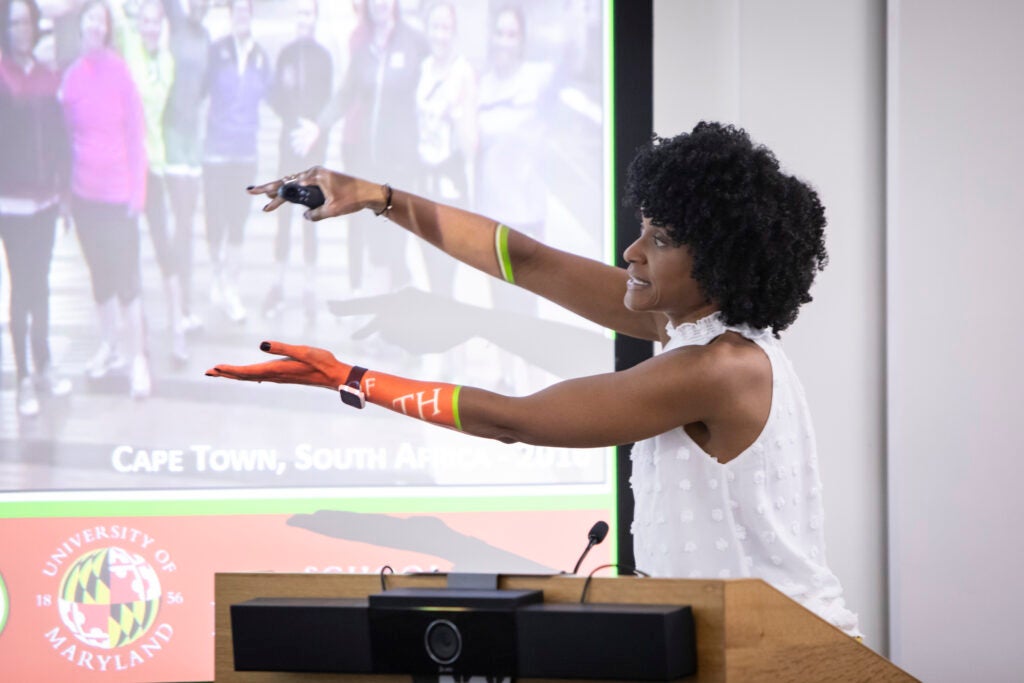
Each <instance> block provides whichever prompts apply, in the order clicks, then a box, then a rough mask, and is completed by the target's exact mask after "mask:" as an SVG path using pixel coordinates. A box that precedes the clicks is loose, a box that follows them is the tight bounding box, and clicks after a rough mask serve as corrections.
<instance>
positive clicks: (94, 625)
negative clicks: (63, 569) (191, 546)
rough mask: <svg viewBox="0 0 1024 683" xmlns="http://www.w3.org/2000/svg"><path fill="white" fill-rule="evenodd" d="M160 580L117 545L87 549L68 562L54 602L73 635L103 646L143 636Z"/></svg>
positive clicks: (157, 602)
mask: <svg viewBox="0 0 1024 683" xmlns="http://www.w3.org/2000/svg"><path fill="white" fill-rule="evenodd" d="M160 597H161V593H160V579H158V578H157V575H156V571H155V570H154V569H153V567H152V566H150V564H149V563H148V562H146V560H145V559H143V558H142V557H141V556H139V555H136V554H135V553H132V552H129V551H127V550H125V549H123V548H118V547H116V546H108V547H106V548H98V549H96V550H93V551H91V552H88V553H86V554H84V555H82V556H81V557H79V558H78V560H77V561H76V562H75V563H74V564H72V565H71V567H70V568H69V569H68V571H67V573H66V574H64V579H63V580H62V581H61V584H60V593H59V598H58V600H57V605H58V607H59V609H60V618H61V621H63V622H64V626H66V627H67V629H68V630H69V631H70V632H71V634H72V635H73V636H75V638H77V639H78V640H80V641H81V642H83V643H85V644H86V645H89V646H91V647H95V648H100V649H103V650H112V649H114V648H118V647H123V646H125V645H130V644H131V643H134V642H135V641H136V640H138V639H139V638H141V637H142V636H144V635H145V634H146V633H147V632H148V631H149V629H150V628H151V627H152V626H153V623H154V622H155V621H156V618H157V614H158V613H159V611H160Z"/></svg>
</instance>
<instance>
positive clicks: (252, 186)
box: [245, 185, 256, 190]
mask: <svg viewBox="0 0 1024 683" xmlns="http://www.w3.org/2000/svg"><path fill="white" fill-rule="evenodd" d="M254 187H256V186H255V185H248V186H246V188H245V189H247V190H251V189H252V188H254Z"/></svg>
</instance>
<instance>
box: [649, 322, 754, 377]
mask: <svg viewBox="0 0 1024 683" xmlns="http://www.w3.org/2000/svg"><path fill="white" fill-rule="evenodd" d="M657 358H663V359H664V362H665V363H666V364H667V366H666V367H672V368H675V369H677V370H679V371H680V372H685V373H693V372H699V373H700V374H701V376H702V377H704V378H705V380H706V381H707V382H708V383H709V384H711V385H713V386H715V387H717V388H718V389H719V390H721V391H725V392H728V391H731V390H736V391H743V390H747V389H749V388H750V387H752V386H759V385H763V384H764V383H766V382H767V384H769V385H770V384H771V380H772V366H771V360H770V359H769V357H768V355H767V353H766V352H765V350H764V349H763V348H762V347H761V346H760V345H759V344H758V343H757V342H755V341H754V340H752V339H750V338H748V337H746V336H744V335H743V334H741V333H740V332H737V331H733V330H725V331H724V332H722V334H720V335H718V336H716V337H715V338H713V339H711V340H710V341H708V342H707V343H706V344H693V345H685V346H680V347H677V348H669V349H667V350H666V351H665V352H663V353H661V354H659V355H658V356H657Z"/></svg>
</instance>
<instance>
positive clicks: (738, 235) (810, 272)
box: [625, 121, 828, 336]
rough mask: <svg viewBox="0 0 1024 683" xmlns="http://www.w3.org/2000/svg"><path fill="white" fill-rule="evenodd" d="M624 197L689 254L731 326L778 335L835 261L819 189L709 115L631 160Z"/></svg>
mask: <svg viewBox="0 0 1024 683" xmlns="http://www.w3.org/2000/svg"><path fill="white" fill-rule="evenodd" d="M625 202H626V204H627V205H629V206H632V207H634V208H636V209H637V210H638V211H639V213H640V214H641V215H643V216H645V217H647V218H649V219H650V221H651V223H652V224H653V225H656V226H658V227H662V228H665V229H667V230H668V232H669V235H670V237H671V239H672V240H673V241H674V243H675V244H676V245H677V246H680V245H685V246H686V247H687V248H688V249H689V250H690V252H691V254H692V256H693V273H692V274H693V278H694V280H696V281H697V284H698V286H699V287H700V288H701V291H702V292H703V294H704V295H705V296H706V297H707V298H708V300H709V301H715V302H717V303H718V306H719V308H720V309H721V312H722V318H723V321H724V322H725V323H726V324H727V325H738V324H746V325H750V326H751V327H754V328H758V329H760V328H769V327H770V328H771V330H772V332H773V333H774V334H775V336H778V334H779V331H780V330H784V329H786V328H787V327H789V326H790V325H791V324H792V323H793V321H794V320H796V315H797V310H798V309H799V308H800V306H801V305H802V304H805V303H807V302H809V301H811V295H810V293H809V290H810V288H811V284H812V283H813V282H814V276H815V274H816V273H817V271H819V270H821V269H823V268H824V267H825V264H826V263H827V262H828V255H827V254H826V252H825V239H824V234H825V231H824V229H825V211H824V209H823V208H822V206H821V202H820V201H819V200H818V195H817V193H816V192H815V191H814V190H813V189H811V188H810V187H809V186H808V185H807V184H806V183H804V182H802V181H800V180H798V179H797V178H794V177H793V176H791V175H786V174H785V173H783V172H782V171H780V170H779V162H778V160H777V159H776V158H775V155H774V154H772V152H771V150H769V149H768V148H767V147H764V146H763V145H755V144H754V143H752V142H751V141H750V137H749V136H748V135H747V133H746V131H744V130H742V129H740V128H735V127H733V126H726V125H722V124H719V123H708V122H704V121H702V122H701V123H699V124H697V126H696V127H695V128H694V129H693V131H691V132H690V133H683V134H682V135H678V136H676V137H674V138H661V137H657V136H655V137H654V138H653V139H652V140H651V142H650V143H649V144H648V145H646V146H645V147H643V148H641V149H640V151H639V152H638V153H637V156H636V158H635V159H633V161H632V163H631V164H630V167H629V173H628V176H627V179H626V188H625Z"/></svg>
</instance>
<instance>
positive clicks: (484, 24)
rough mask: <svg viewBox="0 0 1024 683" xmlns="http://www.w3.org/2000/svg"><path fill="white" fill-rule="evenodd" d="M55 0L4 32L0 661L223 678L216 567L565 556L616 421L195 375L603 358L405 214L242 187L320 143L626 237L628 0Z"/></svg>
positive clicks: (600, 344)
mask: <svg viewBox="0 0 1024 683" xmlns="http://www.w3.org/2000/svg"><path fill="white" fill-rule="evenodd" d="M38 5H39V8H40V10H41V15H40V21H39V29H40V30H39V32H38V35H33V34H32V32H31V31H28V32H25V31H23V29H22V28H19V27H25V26H30V25H31V21H32V19H33V16H34V15H33V12H31V11H30V10H29V3H27V2H26V1H25V0H13V1H12V2H11V3H10V7H11V14H10V16H9V17H6V18H5V21H4V24H3V25H4V27H5V30H7V31H8V33H9V35H7V36H6V37H5V40H4V42H3V45H4V48H3V58H2V60H0V130H3V131H4V141H3V143H2V144H3V148H4V157H5V158H7V159H17V160H19V161H17V162H16V163H15V162H11V163H10V164H6V162H5V163H0V237H2V238H3V242H2V246H3V250H4V253H5V255H6V258H5V260H4V261H3V264H4V268H2V269H0V301H2V303H0V322H2V323H3V327H2V330H0V331H2V342H0V380H2V383H0V548H3V552H2V553H0V678H3V679H5V680H6V679H7V678H10V679H11V680H67V681H72V680H106V679H108V678H109V679H113V680H154V681H155V680H167V681H170V680H208V679H210V678H212V671H213V668H212V655H211V656H207V654H206V653H212V639H211V638H212V629H213V610H212V606H211V601H212V599H213V573H214V572H217V571H254V570H255V571H259V570H275V571H294V572H357V573H376V572H378V571H380V569H381V567H382V566H383V565H385V564H387V565H390V566H392V567H393V568H394V569H395V570H396V571H450V570H455V571H490V572H557V571H562V570H567V569H571V568H572V565H573V564H574V562H575V559H576V556H577V554H578V553H579V552H580V551H581V550H582V548H583V546H584V545H585V543H586V533H587V530H588V529H589V528H590V526H591V525H592V524H593V522H595V521H596V520H598V519H605V520H607V521H609V522H612V523H614V519H615V463H614V450H613V449H578V450H573V449H565V448H547V447H534V446H528V445H523V444H513V445H504V444H500V443H498V442H492V441H487V440H483V439H474V438H471V437H467V436H465V435H462V434H459V433H457V432H453V431H448V430H444V429H440V428H437V427H432V426H430V425H428V424H425V423H422V422H419V421H415V420H410V419H403V418H401V417H399V416H397V415H395V414H394V413H391V412H390V411H387V410H383V409H381V408H378V407H376V406H368V407H367V409H365V410H354V409H352V408H350V407H348V406H345V405H343V404H342V403H341V402H340V400H339V398H338V396H337V393H336V392H334V393H332V392H328V391H325V390H317V389H312V388H301V387H290V386H278V385H270V384H262V385H256V384H244V383H235V382H227V381H223V380H214V379H211V378H207V377H205V376H204V371H205V370H206V369H207V368H209V367H211V366H213V365H215V364H217V363H221V362H226V363H247V362H256V361H259V360H262V359H264V358H265V354H262V353H261V352H260V351H259V343H260V342H261V341H263V340H265V339H272V340H278V341H284V342H290V343H304V344H311V345H316V346H321V347H324V348H327V349H330V350H331V351H332V352H334V353H335V355H337V356H338V357H339V358H340V359H342V360H343V361H345V362H350V363H355V364H359V365H362V366H365V367H368V368H371V369H374V370H379V371H382V372H388V373H392V374H397V375H402V376H406V377H410V378H417V379H436V380H441V381H445V382H452V383H458V384H463V385H469V386H478V387H482V388H486V389H491V390H494V391H498V392H501V393H506V394H511V395H522V394H527V393H531V392H533V391H536V390H539V389H541V388H543V387H545V386H547V385H549V384H551V383H553V382H557V381H559V380H561V379H566V378H570V377H576V376H580V375H586V374H594V373H599V372H607V371H609V370H611V369H612V367H613V360H614V350H613V340H612V337H611V336H610V335H609V334H608V333H607V332H606V331H604V330H602V329H600V328H598V327H596V326H594V325H592V324H590V323H588V322H586V321H584V320H582V319H580V318H578V317H576V316H574V315H572V314H569V313H567V312H565V311H563V310H561V309H559V308H557V307H556V306H554V305H553V304H550V303H548V302H543V301H539V300H537V299H536V298H534V297H532V296H531V295H528V294H526V293H524V292H522V291H519V290H517V289H516V288H515V287H512V286H510V285H506V284H504V283H501V282H498V281H496V280H494V279H491V278H487V277H486V276H484V275H482V274H480V273H478V272H476V271H473V270H471V269H469V268H468V267H465V266H462V265H461V264H458V263H456V262H454V261H452V260H451V259H449V258H448V257H446V256H444V255H443V254H442V253H441V252H439V251H437V250H435V249H433V248H432V247H429V246H427V245H426V244H423V243H419V242H417V241H416V240H415V239H413V238H411V237H410V236H408V235H407V234H406V233H405V232H404V231H403V230H401V229H400V228H397V227H396V226H394V225H392V224H390V223H389V222H388V221H387V220H386V219H384V218H378V217H375V216H373V215H372V214H371V213H370V212H364V213H365V215H364V214H360V215H356V216H350V217H345V218H341V219H331V220H328V221H324V222H321V223H318V224H315V225H314V224H311V223H308V222H306V221H304V220H303V219H302V217H301V211H300V210H297V209H295V208H294V207H285V208H284V209H282V210H279V211H277V212H275V213H272V214H266V213H263V212H261V211H260V208H261V206H262V204H263V202H261V201H259V200H258V199H253V198H251V197H250V196H249V195H247V194H246V193H245V192H244V189H245V187H246V186H247V185H251V184H254V183H256V182H262V181H266V180H270V179H274V178H278V177H281V176H283V175H285V174H289V173H295V172H297V171H300V170H304V169H305V168H308V167H310V166H312V165H316V164H323V165H326V166H328V167H331V168H335V169H338V170H344V171H347V172H351V173H353V174H355V175H360V176H362V177H366V178H368V179H371V180H375V181H379V182H381V183H385V182H387V183H390V184H391V185H393V186H394V187H397V188H402V189H405V190H409V191H413V192H416V193H419V194H422V195H424V196H428V197H431V198H434V199H437V200H439V201H443V202H446V203H450V204H455V205H458V206H461V207H464V208H467V209H470V210H473V211H477V212H479V213H482V214H484V215H487V216H489V217H492V218H494V219H496V220H499V221H501V222H504V223H506V224H508V225H510V226H513V227H515V228H516V229H519V230H521V231H523V232H526V233H528V234H530V235H533V236H535V237H537V238H539V239H541V240H543V241H545V242H547V243H549V244H551V245H553V246H556V247H559V248H562V249H565V250H568V251H572V252H575V253H579V254H582V255H585V256H588V257H591V258H596V259H600V260H604V261H607V262H611V261H613V260H614V255H613V254H611V253H610V249H611V244H612V243H613V237H612V235H613V232H612V227H611V222H612V218H611V214H612V201H611V199H610V176H611V170H610V161H609V160H610V154H611V152H610V147H609V145H610V140H611V136H612V125H613V122H612V120H611V117H610V107H609V106H608V104H607V102H608V101H609V96H610V88H611V84H610V75H609V74H610V62H611V55H610V52H609V50H608V41H609V38H608V36H609V35H610V30H611V26H610V22H611V19H610V11H611V9H610V8H611V3H610V2H603V1H601V0H579V1H574V2H556V3H551V2H546V1H544V0H519V1H512V2H504V1H502V2H498V1H496V0H494V1H483V2H480V1H477V0H455V1H452V2H443V1H442V2H426V1H419V0H319V2H316V1H315V0H251V2H250V1H249V0H209V1H207V0H107V1H106V2H84V1H82V2H79V1H77V0H73V1H70V2H68V1H63V0H62V1H59V2H58V1H56V0H38ZM19 31H22V33H19ZM25 36H27V37H25ZM36 38H38V40H36ZM19 41H21V42H19ZM24 44H27V45H28V48H27V49H26V48H24ZM19 51H20V52H19ZM23 53H24V54H23ZM29 60H31V61H32V63H33V64H35V66H34V67H33V69H29V70H27V71H26V70H25V69H24V68H23V67H22V66H18V65H23V64H26V63H28V61H29ZM32 98H35V99H32ZM25 160H31V163H29V162H28V161H25ZM19 231H20V232H19ZM25 235H34V236H38V238H34V239H33V240H25V239H23V238H24V236H25ZM614 537H615V535H614V532H613V533H612V534H611V535H610V536H609V540H608V541H607V542H606V543H605V544H603V545H602V546H599V547H598V548H596V549H595V550H594V551H593V552H592V553H591V554H590V555H589V556H588V559H587V562H586V563H585V564H584V567H583V569H584V570H587V569H588V568H593V567H596V566H597V565H599V564H602V563H606V562H609V561H611V558H612V557H613V556H614V551H615V547H614ZM196 653H203V654H202V655H201V656H197V654H196Z"/></svg>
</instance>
